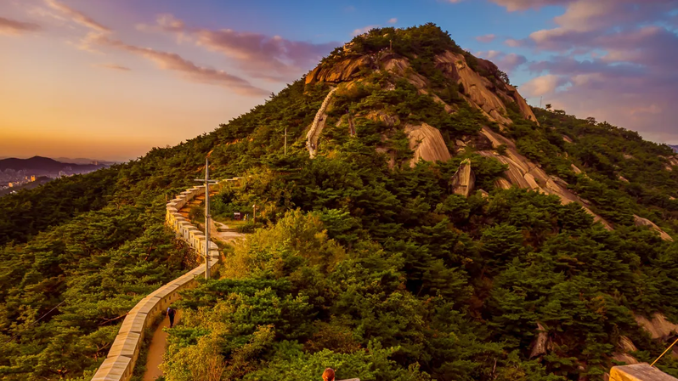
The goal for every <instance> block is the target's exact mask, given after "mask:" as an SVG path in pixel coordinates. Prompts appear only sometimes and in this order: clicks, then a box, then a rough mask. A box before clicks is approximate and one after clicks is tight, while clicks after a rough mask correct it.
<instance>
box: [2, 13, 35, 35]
mask: <svg viewBox="0 0 678 381" xmlns="http://www.w3.org/2000/svg"><path fill="white" fill-rule="evenodd" d="M40 29H41V28H40V25H38V24H33V23H29V22H23V21H17V20H10V19H6V18H4V17H0V34H7V35H20V34H24V33H30V32H36V31H38V30H40Z"/></svg>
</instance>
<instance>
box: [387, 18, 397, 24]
mask: <svg viewBox="0 0 678 381" xmlns="http://www.w3.org/2000/svg"><path fill="white" fill-rule="evenodd" d="M397 22H398V18H397V17H393V18H390V19H388V23H389V24H395V23H397Z"/></svg>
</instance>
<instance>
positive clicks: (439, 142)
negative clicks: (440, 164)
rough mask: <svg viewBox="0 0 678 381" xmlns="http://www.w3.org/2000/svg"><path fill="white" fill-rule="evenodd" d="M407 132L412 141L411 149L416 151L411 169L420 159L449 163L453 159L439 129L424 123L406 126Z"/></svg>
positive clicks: (411, 161)
mask: <svg viewBox="0 0 678 381" xmlns="http://www.w3.org/2000/svg"><path fill="white" fill-rule="evenodd" d="M405 132H406V133H407V137H408V139H409V140H410V149H411V150H412V151H414V156H413V157H412V160H410V167H414V166H415V165H416V164H417V162H418V161H419V160H420V159H421V160H425V161H447V160H450V158H451V157H452V156H451V155H450V151H449V150H448V149H447V145H446V144H445V140H444V139H443V135H442V134H441V133H440V130H438V129H437V128H434V127H432V126H430V125H428V124H426V123H422V124H421V125H418V126H414V125H407V126H405Z"/></svg>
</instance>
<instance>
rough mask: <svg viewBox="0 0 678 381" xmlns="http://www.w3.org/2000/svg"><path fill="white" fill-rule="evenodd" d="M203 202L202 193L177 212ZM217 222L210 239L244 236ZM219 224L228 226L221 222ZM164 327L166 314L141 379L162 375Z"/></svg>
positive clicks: (176, 320)
mask: <svg viewBox="0 0 678 381" xmlns="http://www.w3.org/2000/svg"><path fill="white" fill-rule="evenodd" d="M211 193H212V192H210V194H211ZM204 202H205V196H204V195H202V196H197V197H195V198H194V199H193V200H191V202H189V203H187V204H186V205H185V206H184V207H183V208H181V209H180V210H179V213H181V215H182V216H184V218H188V212H189V211H190V209H191V208H192V207H193V206H196V205H201V204H204ZM217 224H218V223H215V222H214V220H210V236H211V238H212V239H217V240H219V241H222V242H223V243H229V242H232V241H235V240H237V239H241V238H243V237H244V236H245V235H244V234H241V233H238V232H233V231H228V232H220V231H219V229H218V227H217ZM219 225H221V226H222V227H226V228H228V227H227V226H225V225H223V224H219ZM180 319H181V310H177V314H176V316H175V317H174V324H175V326H176V324H178V323H179V321H180ZM165 328H169V318H168V317H167V316H165V318H164V319H163V321H162V323H160V325H159V326H158V328H156V330H155V332H153V338H152V339H151V344H150V345H149V347H148V357H146V372H145V373H144V378H143V381H155V380H156V379H157V378H158V377H160V376H162V371H161V370H160V368H159V367H160V364H162V360H163V355H164V354H165V351H166V350H167V336H169V335H168V334H167V332H165V331H164V329H165Z"/></svg>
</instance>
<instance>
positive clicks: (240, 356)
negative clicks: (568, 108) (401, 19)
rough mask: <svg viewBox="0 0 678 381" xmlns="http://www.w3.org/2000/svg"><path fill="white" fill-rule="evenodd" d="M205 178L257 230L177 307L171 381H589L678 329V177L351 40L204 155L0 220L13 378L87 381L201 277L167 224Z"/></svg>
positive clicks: (82, 183) (7, 368)
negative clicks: (219, 181) (175, 283)
mask: <svg viewBox="0 0 678 381" xmlns="http://www.w3.org/2000/svg"><path fill="white" fill-rule="evenodd" d="M285 131H286V132H287V140H285V139H284V138H283V137H282V136H283V135H282V134H283V133H284V132H285ZM285 141H287V145H286V146H285ZM285 152H286V154H285ZM206 156H208V157H209V160H210V171H211V173H212V175H213V176H214V177H215V178H230V177H234V176H240V177H241V178H242V179H243V180H242V181H243V184H242V186H239V187H236V186H224V187H223V188H222V189H221V190H220V191H219V193H218V194H215V196H214V197H213V198H212V200H213V201H212V204H211V213H212V215H213V216H214V218H215V219H221V220H225V219H226V218H227V217H228V216H229V215H232V213H233V212H235V211H238V212H242V213H248V212H249V213H252V212H253V211H252V205H253V204H256V205H257V222H258V225H254V224H251V225H249V227H251V228H256V231H255V232H254V233H253V234H251V235H249V236H248V238H247V240H245V241H244V242H241V243H238V244H235V245H234V246H233V247H232V248H227V249H224V250H223V253H222V256H223V257H224V258H223V261H222V263H223V265H222V267H221V269H220V270H219V273H218V274H217V275H216V276H215V279H213V280H210V281H207V282H203V281H200V282H198V284H197V285H196V287H195V288H192V289H190V290H185V291H182V299H181V301H179V302H175V306H176V307H177V308H178V309H179V310H181V311H182V314H183V317H182V323H181V325H180V326H179V327H177V328H176V329H172V330H169V336H168V351H167V353H166V354H165V357H164V358H165V364H164V369H165V376H166V378H167V379H207V378H208V377H209V376H207V374H208V373H209V374H212V373H210V372H212V371H214V372H217V373H218V374H219V376H218V377H216V378H217V379H219V378H228V379H242V378H247V379H312V378H317V377H318V375H319V374H320V373H321V372H322V369H324V368H325V367H327V366H335V367H337V378H342V379H343V378H352V377H359V378H361V379H374V380H382V379H383V380H387V379H388V380H390V379H403V380H404V379H407V380H429V379H437V380H452V379H463V380H488V381H489V380H525V381H527V380H530V381H531V380H536V381H546V380H552V381H556V380H570V379H579V380H595V379H599V378H600V377H602V376H601V375H602V374H603V373H605V372H606V371H608V370H609V367H610V366H612V365H613V364H615V363H617V362H634V361H643V362H648V361H652V360H653V359H654V358H656V357H658V356H659V355H660V354H661V353H662V351H663V350H664V349H665V348H666V347H667V346H668V344H670V343H667V340H670V338H671V331H675V330H678V326H676V325H675V324H674V323H675V322H677V321H678V299H676V298H674V297H672V296H673V295H674V293H675V290H677V289H678V281H677V280H676V279H675V276H674V275H675V273H676V270H678V246H677V245H676V244H675V243H674V242H673V237H675V236H676V235H675V234H676V232H678V202H676V197H678V156H676V154H675V153H674V152H672V151H671V149H669V147H667V146H666V145H658V144H655V143H651V142H647V141H644V140H643V139H642V138H641V137H640V136H639V135H638V134H637V133H636V132H633V131H629V130H626V129H623V128H618V127H615V126H612V125H610V124H608V123H604V122H603V123H597V122H596V121H595V120H592V119H586V120H582V119H578V118H576V117H575V116H572V115H567V113H566V112H565V111H564V110H553V111H551V110H545V109H539V108H531V107H529V106H528V105H527V104H526V103H525V101H524V99H523V98H522V97H521V96H520V94H519V92H518V90H517V89H516V88H515V87H513V86H511V85H510V83H509V78H508V76H507V75H506V74H505V73H503V72H501V71H500V70H499V69H498V68H497V67H496V66H495V65H494V64H493V63H491V62H489V61H486V60H482V59H479V58H476V57H474V56H473V55H471V54H470V53H468V52H465V51H463V50H462V49H461V48H460V47H459V46H458V45H457V44H456V43H455V42H454V41H453V40H452V39H451V38H450V36H449V34H448V33H446V32H443V31H442V30H440V29H439V28H438V27H437V26H435V25H433V24H427V25H423V26H420V27H414V28H407V29H394V28H381V29H374V30H372V31H370V32H369V33H367V34H364V35H360V36H356V37H355V38H354V39H353V40H352V41H351V42H350V43H348V44H346V45H345V46H343V47H339V48H337V49H336V50H335V51H334V52H332V54H330V55H329V56H328V57H326V58H324V59H323V60H322V62H321V63H320V64H319V65H318V66H317V67H316V68H314V69H313V70H311V71H310V72H309V73H308V74H307V75H306V76H304V77H303V78H301V79H300V80H298V81H296V82H294V83H293V84H291V85H289V86H288V87H287V88H286V89H284V90H282V91H281V92H280V93H279V94H277V95H275V96H273V97H271V98H270V99H269V100H267V101H266V103H265V104H263V105H260V106H257V107H255V108H254V109H253V110H251V111H250V112H248V113H247V114H244V115H242V116H240V117H238V118H235V119H233V120H231V121H230V122H228V123H227V124H223V125H221V126H220V127H219V128H217V129H216V130H215V131H214V132H212V133H210V134H206V135H202V136H199V137H196V138H195V139H192V140H189V141H187V142H185V143H182V144H180V145H178V146H176V147H172V148H164V149H153V150H152V151H151V152H149V153H148V154H147V155H145V156H144V157H142V158H140V159H139V160H135V161H131V162H128V163H124V164H119V165H115V166H113V167H111V168H105V169H102V170H99V171H96V172H94V173H91V174H88V175H85V176H74V177H68V178H62V179H58V180H55V181H52V182H50V183H48V184H46V185H44V186H42V187H40V188H37V189H33V190H27V191H22V192H19V193H17V194H15V195H10V196H6V197H3V198H1V199H0V215H2V216H3V218H2V219H0V245H4V246H2V248H0V336H1V337H0V340H2V342H3V343H6V344H5V347H4V348H3V351H0V371H1V372H2V374H3V377H5V378H6V379H8V380H24V379H48V380H56V379H62V378H66V379H68V378H69V377H70V378H74V379H75V378H77V377H83V378H84V379H88V378H89V377H91V375H92V374H93V372H94V370H95V369H96V368H97V367H98V366H99V365H100V364H101V362H102V360H103V358H104V357H105V356H106V354H107V353H108V350H109V348H110V345H111V343H112V342H113V340H114V338H115V336H116V334H117V332H118V330H119V329H120V322H121V317H122V316H124V315H125V314H126V313H127V312H128V311H130V309H131V308H132V307H134V306H135V304H136V303H137V302H139V301H140V300H142V299H143V298H144V296H145V295H148V294H149V293H150V292H152V291H153V290H155V289H157V288H158V287H160V285H162V284H165V283H167V282H169V281H171V280H172V279H175V278H176V277H178V276H179V275H181V274H182V273H184V272H185V271H186V270H187V269H190V268H193V267H195V265H196V259H195V255H194V254H193V253H191V252H190V251H189V250H188V249H187V247H186V245H185V244H184V243H183V242H182V241H181V240H178V239H176V236H175V234H174V233H173V232H172V231H170V230H169V229H167V228H166V227H164V226H163V219H164V215H165V205H166V202H167V200H169V199H171V198H172V197H173V196H174V195H176V194H179V193H180V192H182V191H184V190H185V189H186V188H188V187H192V186H194V185H195V182H194V179H195V178H196V176H200V173H201V172H202V171H203V170H204V160H205V157H206ZM196 211H197V209H196ZM192 213H193V212H192ZM38 319H40V320H39V321H38ZM675 361H676V360H674V359H672V358H663V359H662V360H661V361H660V362H658V363H657V366H658V367H659V368H660V369H662V370H663V371H665V372H667V373H670V374H673V375H678V373H677V371H676V369H678V366H676V365H677V364H676V362H675ZM206 364H211V365H210V366H209V367H207V366H206ZM135 369H136V374H135V376H136V377H139V376H141V374H140V373H139V372H141V370H140V369H141V367H139V366H137V367H136V368H135Z"/></svg>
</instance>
